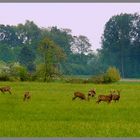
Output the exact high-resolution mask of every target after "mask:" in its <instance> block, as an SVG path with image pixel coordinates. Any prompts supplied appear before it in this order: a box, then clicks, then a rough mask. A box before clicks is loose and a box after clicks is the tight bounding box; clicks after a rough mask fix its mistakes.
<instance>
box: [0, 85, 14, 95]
mask: <svg viewBox="0 0 140 140" xmlns="http://www.w3.org/2000/svg"><path fill="white" fill-rule="evenodd" d="M11 89H12V88H11V87H9V86H5V87H1V88H0V91H1V92H2V93H5V92H9V93H10V94H12V92H11Z"/></svg>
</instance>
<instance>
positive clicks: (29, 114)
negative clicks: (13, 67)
mask: <svg viewBox="0 0 140 140" xmlns="http://www.w3.org/2000/svg"><path fill="white" fill-rule="evenodd" d="M5 85H10V86H11V87H12V92H13V95H10V94H8V93H7V94H5V95H4V94H2V93H1V94H0V137H140V82H119V83H115V84H107V85H94V84H66V83H37V82H0V86H5ZM91 88H96V91H97V95H99V94H107V93H108V92H109V91H110V89H122V92H121V98H120V101H119V102H118V103H114V102H112V103H111V104H107V103H101V104H96V99H95V98H93V99H91V100H90V101H89V102H88V101H81V100H79V99H77V100H75V101H72V96H73V92H74V91H81V92H84V93H87V91H88V90H89V89H91ZM24 91H30V92H31V94H32V99H31V101H29V102H23V93H24Z"/></svg>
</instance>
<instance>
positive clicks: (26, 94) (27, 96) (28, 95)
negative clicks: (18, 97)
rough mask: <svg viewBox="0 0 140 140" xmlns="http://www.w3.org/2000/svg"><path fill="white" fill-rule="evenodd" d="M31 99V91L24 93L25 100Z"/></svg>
mask: <svg viewBox="0 0 140 140" xmlns="http://www.w3.org/2000/svg"><path fill="white" fill-rule="evenodd" d="M29 99H31V95H30V93H29V92H25V93H24V97H23V101H25V100H29Z"/></svg>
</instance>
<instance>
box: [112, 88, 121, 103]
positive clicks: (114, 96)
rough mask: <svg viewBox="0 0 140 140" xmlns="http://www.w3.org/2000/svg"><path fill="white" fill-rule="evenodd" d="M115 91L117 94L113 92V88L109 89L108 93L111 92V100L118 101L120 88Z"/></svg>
mask: <svg viewBox="0 0 140 140" xmlns="http://www.w3.org/2000/svg"><path fill="white" fill-rule="evenodd" d="M116 92H117V94H116V93H115V90H114V91H110V93H111V94H112V100H114V101H115V102H116V101H119V99H120V92H121V90H117V91H116Z"/></svg>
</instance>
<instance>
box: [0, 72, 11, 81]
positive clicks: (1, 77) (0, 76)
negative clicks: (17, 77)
mask: <svg viewBox="0 0 140 140" xmlns="http://www.w3.org/2000/svg"><path fill="white" fill-rule="evenodd" d="M0 81H9V76H8V75H7V74H3V73H1V74H0Z"/></svg>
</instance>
